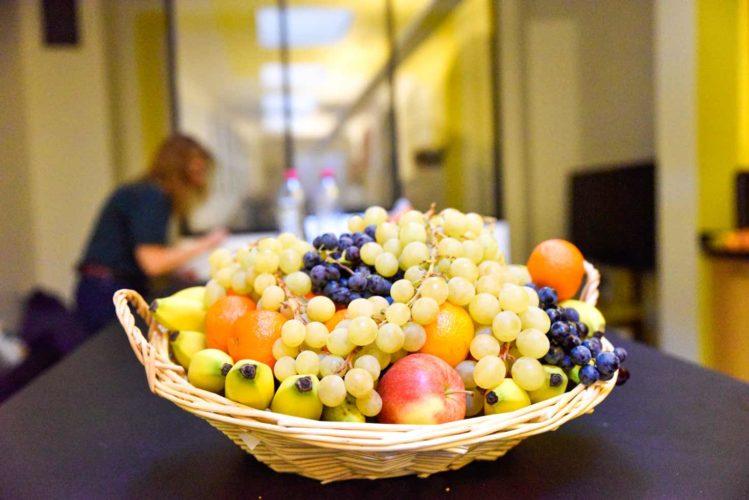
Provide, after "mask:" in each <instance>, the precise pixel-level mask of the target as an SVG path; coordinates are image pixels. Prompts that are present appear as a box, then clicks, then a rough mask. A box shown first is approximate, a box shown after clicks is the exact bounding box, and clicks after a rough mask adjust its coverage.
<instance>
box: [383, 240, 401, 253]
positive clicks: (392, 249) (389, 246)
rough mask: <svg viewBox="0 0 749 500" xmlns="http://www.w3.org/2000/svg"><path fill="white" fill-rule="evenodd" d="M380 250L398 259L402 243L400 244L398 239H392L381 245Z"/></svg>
mask: <svg viewBox="0 0 749 500" xmlns="http://www.w3.org/2000/svg"><path fill="white" fill-rule="evenodd" d="M382 249H383V250H384V251H386V252H387V253H391V254H393V255H395V256H396V257H400V255H401V252H402V251H403V243H401V241H400V240H399V239H397V238H393V239H391V240H387V241H386V242H385V243H383V244H382Z"/></svg>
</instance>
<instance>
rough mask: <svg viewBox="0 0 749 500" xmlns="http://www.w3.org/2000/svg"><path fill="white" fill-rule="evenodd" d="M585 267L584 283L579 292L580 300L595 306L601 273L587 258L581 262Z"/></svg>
mask: <svg viewBox="0 0 749 500" xmlns="http://www.w3.org/2000/svg"><path fill="white" fill-rule="evenodd" d="M583 267H584V268H585V285H584V286H583V289H582V291H581V292H580V300H582V301H583V302H587V303H588V304H590V305H592V306H595V305H596V303H597V302H598V285H600V284H601V273H600V272H598V269H596V268H595V266H593V264H591V263H590V262H588V261H587V260H586V261H584V262H583Z"/></svg>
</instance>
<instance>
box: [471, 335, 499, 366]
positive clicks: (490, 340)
mask: <svg viewBox="0 0 749 500" xmlns="http://www.w3.org/2000/svg"><path fill="white" fill-rule="evenodd" d="M471 356H473V357H474V358H475V359H477V360H481V359H482V358H485V357H487V356H499V342H497V339H495V338H494V336H493V335H476V336H475V337H473V340H472V341H471Z"/></svg>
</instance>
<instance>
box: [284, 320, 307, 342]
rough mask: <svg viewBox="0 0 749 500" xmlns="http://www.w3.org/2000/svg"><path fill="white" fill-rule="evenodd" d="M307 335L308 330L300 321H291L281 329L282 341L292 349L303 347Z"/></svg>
mask: <svg viewBox="0 0 749 500" xmlns="http://www.w3.org/2000/svg"><path fill="white" fill-rule="evenodd" d="M306 335H307V328H306V327H305V326H304V323H302V322H301V321H299V320H298V319H290V320H288V321H287V322H286V323H284V324H283V326H282V327H281V340H283V343H284V344H286V345H287V346H290V347H297V346H300V345H302V342H304V339H305V337H306Z"/></svg>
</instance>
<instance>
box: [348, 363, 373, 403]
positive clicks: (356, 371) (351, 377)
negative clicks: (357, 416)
mask: <svg viewBox="0 0 749 500" xmlns="http://www.w3.org/2000/svg"><path fill="white" fill-rule="evenodd" d="M343 380H344V382H345V383H346V390H347V391H348V393H349V394H351V395H352V396H354V397H355V398H361V397H364V396H366V395H367V394H369V393H370V392H372V390H373V389H374V379H373V378H372V374H370V373H369V372H368V371H367V370H365V369H363V368H352V369H350V370H349V371H348V372H347V373H346V376H345V377H344V379H343Z"/></svg>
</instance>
